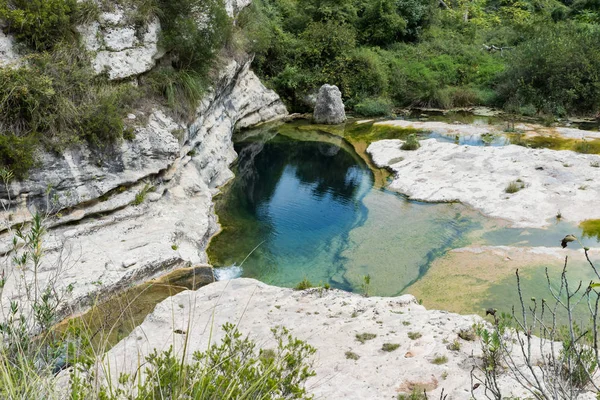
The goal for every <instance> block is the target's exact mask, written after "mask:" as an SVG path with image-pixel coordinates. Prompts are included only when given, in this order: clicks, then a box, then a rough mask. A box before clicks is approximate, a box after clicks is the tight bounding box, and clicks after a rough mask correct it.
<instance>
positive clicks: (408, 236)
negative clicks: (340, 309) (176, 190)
mask: <svg viewBox="0 0 600 400" xmlns="http://www.w3.org/2000/svg"><path fill="white" fill-rule="evenodd" d="M236 151H237V152H238V154H239V159H238V161H237V163H236V165H235V173H236V178H235V179H234V181H233V182H232V184H230V185H229V186H228V187H227V188H226V190H225V193H224V194H223V195H222V196H221V198H220V199H219V200H218V202H217V214H218V215H219V217H220V223H221V225H222V226H223V227H224V230H223V232H221V234H219V235H218V236H217V237H216V238H214V239H213V241H212V242H211V245H210V248H209V256H210V259H211V262H212V263H213V265H215V266H216V267H231V266H234V265H235V266H240V265H241V268H235V269H229V270H221V271H219V272H220V273H221V274H226V273H234V274H235V273H241V274H242V275H243V276H246V277H253V278H257V279H260V280H261V281H264V282H267V283H270V284H274V285H280V286H294V285H296V284H297V283H298V282H300V281H301V280H303V279H304V278H307V279H309V280H310V281H311V282H312V283H314V284H319V283H321V284H324V283H329V284H330V285H332V286H333V287H337V288H340V289H345V290H359V288H360V285H361V283H362V282H363V277H364V276H365V275H367V274H368V275H370V276H371V291H372V292H373V293H375V294H380V295H395V294H398V293H400V292H401V291H402V290H403V289H404V288H405V287H407V286H408V285H410V284H411V283H412V282H414V281H415V280H416V279H418V278H419V276H421V275H422V274H423V273H425V271H426V270H427V267H428V265H429V263H430V262H431V261H432V260H433V259H434V258H436V257H438V256H439V255H441V254H443V253H444V252H445V251H446V250H447V249H448V248H451V247H455V246H458V245H459V244H461V243H466V242H465V235H466V234H467V233H469V232H471V231H472V230H474V229H477V228H479V227H480V223H479V221H478V220H477V217H478V215H477V214H476V213H474V212H472V211H470V210H468V209H467V208H466V207H464V206H462V205H460V204H428V203H420V202H414V201H409V200H407V199H406V198H405V197H404V196H401V195H398V194H395V193H392V192H389V191H386V190H381V189H375V188H374V187H373V175H372V172H371V171H370V170H369V168H368V167H367V165H366V164H365V163H364V162H363V161H362V160H361V159H360V158H359V157H357V155H356V154H355V153H353V151H352V150H351V148H348V147H346V146H341V147H340V146H338V145H336V144H330V143H323V142H319V141H298V140H294V139H290V138H288V137H286V136H282V135H275V136H274V135H273V134H272V132H269V131H267V132H263V133H262V135H260V136H258V137H251V139H249V140H245V141H242V142H239V143H237V144H236Z"/></svg>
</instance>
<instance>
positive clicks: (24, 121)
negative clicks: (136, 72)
mask: <svg viewBox="0 0 600 400" xmlns="http://www.w3.org/2000/svg"><path fill="white" fill-rule="evenodd" d="M28 59H29V64H28V65H23V66H20V67H19V68H14V69H13V68H0V119H1V120H2V121H3V124H2V127H1V131H0V136H3V137H8V138H9V139H3V141H4V143H7V141H11V142H12V143H13V145H14V146H15V150H14V151H13V152H12V154H11V155H9V154H8V153H6V152H5V153H4V154H5V156H3V163H4V166H5V167H8V168H11V169H15V172H17V175H19V177H23V176H24V174H25V172H26V170H27V169H28V168H30V167H31V166H32V165H33V164H34V162H35V159H34V154H35V152H34V151H33V149H35V147H36V146H35V145H32V146H31V149H30V150H28V151H25V150H23V149H24V148H25V147H26V146H25V143H32V142H33V139H32V138H34V137H35V139H37V141H38V142H39V143H41V144H43V145H44V146H45V147H46V148H47V149H50V150H53V151H61V150H62V149H64V148H66V147H67V146H70V145H72V144H75V143H82V142H87V143H89V144H91V145H92V146H93V147H95V148H96V149H107V148H109V147H110V146H111V145H113V144H114V143H115V142H117V141H119V140H120V139H121V138H122V137H123V131H124V125H123V118H124V116H125V115H126V113H127V112H128V111H129V110H130V109H131V107H132V106H133V104H135V102H136V101H137V99H138V96H139V95H138V90H137V89H136V88H134V87H133V86H131V85H129V84H112V83H108V82H106V80H105V78H102V77H97V76H96V75H95V73H94V71H93V70H92V69H91V67H90V65H89V60H88V59H87V56H86V53H85V51H83V50H82V49H80V48H77V47H72V46H67V45H63V44H61V45H57V46H55V48H54V49H53V51H52V52H44V53H37V54H32V55H30V56H29V57H28ZM11 136H12V137H13V138H10V137H11ZM25 137H27V138H28V139H27V140H25V139H23V138H25ZM16 138H20V139H18V140H17V139H16ZM19 143H21V144H22V145H21V144H19ZM17 149H21V150H17ZM17 164H18V165H17ZM17 170H18V171H17Z"/></svg>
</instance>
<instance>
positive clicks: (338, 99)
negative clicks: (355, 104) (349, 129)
mask: <svg viewBox="0 0 600 400" xmlns="http://www.w3.org/2000/svg"><path fill="white" fill-rule="evenodd" d="M313 118H314V120H315V123H317V124H327V125H337V124H341V123H344V122H346V111H345V109H344V102H343V101H342V92H340V89H338V87H337V86H333V85H323V86H321V89H320V90H319V94H318V95H317V104H316V106H315V112H314V116H313Z"/></svg>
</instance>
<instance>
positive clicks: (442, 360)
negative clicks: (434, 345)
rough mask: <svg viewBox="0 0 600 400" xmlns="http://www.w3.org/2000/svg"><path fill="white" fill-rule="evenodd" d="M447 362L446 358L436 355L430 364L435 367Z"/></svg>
mask: <svg viewBox="0 0 600 400" xmlns="http://www.w3.org/2000/svg"><path fill="white" fill-rule="evenodd" d="M447 362H448V357H446V356H442V355H436V356H435V357H434V358H433V360H431V363H432V364H435V365H442V364H446V363H447Z"/></svg>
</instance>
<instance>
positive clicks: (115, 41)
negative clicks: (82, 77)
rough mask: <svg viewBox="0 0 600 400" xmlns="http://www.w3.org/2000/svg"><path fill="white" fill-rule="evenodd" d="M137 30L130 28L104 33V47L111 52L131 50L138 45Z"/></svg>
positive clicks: (111, 29)
mask: <svg viewBox="0 0 600 400" xmlns="http://www.w3.org/2000/svg"><path fill="white" fill-rule="evenodd" d="M136 41H137V38H136V37H135V29H134V28H133V27H130V26H126V27H124V28H108V29H106V31H105V32H104V45H105V46H106V49H107V50H109V51H115V52H116V51H122V50H125V49H130V48H132V47H133V46H134V45H135V44H136Z"/></svg>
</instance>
